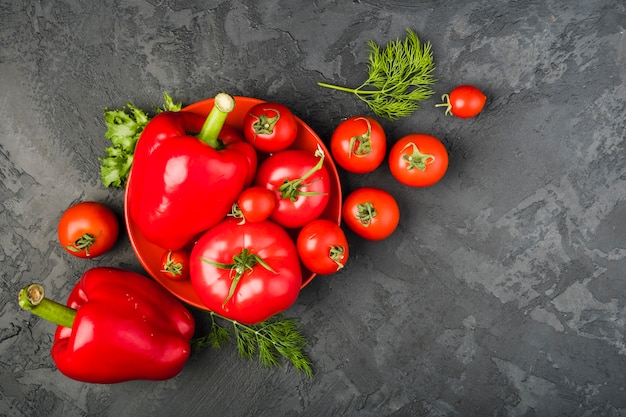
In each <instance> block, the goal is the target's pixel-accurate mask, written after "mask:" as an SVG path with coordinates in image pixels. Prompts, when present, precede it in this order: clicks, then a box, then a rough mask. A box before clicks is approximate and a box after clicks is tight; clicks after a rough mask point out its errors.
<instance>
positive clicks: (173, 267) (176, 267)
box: [161, 250, 185, 276]
mask: <svg viewBox="0 0 626 417" xmlns="http://www.w3.org/2000/svg"><path fill="white" fill-rule="evenodd" d="M184 267H185V266H184V265H183V264H182V262H174V261H173V260H172V251H171V250H170V251H168V252H167V258H166V259H165V262H164V263H163V269H162V270H161V272H167V273H170V274H172V275H173V276H178V275H182V274H183V268H184Z"/></svg>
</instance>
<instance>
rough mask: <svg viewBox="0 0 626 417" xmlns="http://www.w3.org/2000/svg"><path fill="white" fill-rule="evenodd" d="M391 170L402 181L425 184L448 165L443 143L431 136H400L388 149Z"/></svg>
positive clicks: (419, 185) (435, 180)
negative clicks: (389, 149)
mask: <svg viewBox="0 0 626 417" xmlns="http://www.w3.org/2000/svg"><path fill="white" fill-rule="evenodd" d="M389 169H390V170H391V174H392V175H393V176H394V177H395V178H396V179H397V180H398V181H400V182H401V183H402V184H405V185H410V186H412V187H428V186H431V185H433V184H435V183H436V182H438V181H439V180H440V179H441V178H443V176H444V174H445V173H446V170H447V169H448V152H447V151H446V147H445V146H444V145H443V143H441V142H440V141H439V139H437V138H436V137H434V136H431V135H424V134H412V135H408V136H404V137H403V138H400V139H399V140H398V141H397V142H396V143H395V144H394V145H393V146H392V147H391V151H390V152H389Z"/></svg>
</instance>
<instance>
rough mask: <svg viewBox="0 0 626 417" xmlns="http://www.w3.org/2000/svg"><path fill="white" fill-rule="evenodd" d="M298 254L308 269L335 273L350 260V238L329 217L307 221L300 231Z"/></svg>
mask: <svg viewBox="0 0 626 417" xmlns="http://www.w3.org/2000/svg"><path fill="white" fill-rule="evenodd" d="M296 246H297V248H298V255H299V256H300V260H301V261H302V263H303V264H304V266H306V267H307V269H308V270H309V271H311V272H313V273H316V274H322V275H328V274H333V273H335V272H337V271H339V270H340V269H341V268H343V267H344V266H345V264H346V262H347V261H348V255H349V252H350V251H349V249H348V240H347V239H346V235H345V234H344V233H343V230H342V229H341V227H339V225H338V224H337V223H335V222H333V221H330V220H327V219H317V220H313V221H312V222H310V223H307V224H306V225H305V226H304V227H303V228H302V229H301V230H300V232H299V233H298V238H297V241H296Z"/></svg>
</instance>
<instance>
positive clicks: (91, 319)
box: [19, 267, 195, 384]
mask: <svg viewBox="0 0 626 417" xmlns="http://www.w3.org/2000/svg"><path fill="white" fill-rule="evenodd" d="M19 302H20V306H21V307H22V308H24V309H27V310H30V311H32V312H33V313H34V314H36V315H39V316H41V317H43V318H46V319H48V320H51V321H53V322H55V323H56V324H58V325H59V327H58V328H57V330H56V333H55V336H54V345H53V347H52V359H53V360H54V362H55V364H56V366H57V368H58V369H59V371H60V372H61V373H63V374H64V375H66V376H67V377H69V378H72V379H76V380H78V381H83V382H91V383H100V384H110V383H117V382H123V381H130V380H135V379H147V380H164V379H168V378H172V377H174V376H175V375H177V374H178V373H179V372H180V371H181V370H182V369H183V366H184V365H185V363H186V361H187V359H188V358H189V354H190V351H191V347H190V341H191V338H192V337H193V334H194V329H195V322H194V319H193V316H192V315H191V313H190V312H189V310H187V309H186V308H185V307H184V306H183V304H181V303H180V302H179V301H178V300H177V299H176V298H175V297H174V296H173V295H172V294H170V293H169V292H167V290H165V289H164V288H163V287H161V286H160V285H158V284H157V283H156V282H154V281H152V280H150V279H148V278H146V277H144V276H143V275H139V274H137V273H135V272H131V271H125V270H122V269H117V268H105V267H96V268H92V269H90V270H88V271H87V272H85V273H84V274H83V276H82V277H81V279H80V280H79V281H78V283H77V284H76V286H75V287H74V289H73V290H72V292H71V294H70V296H69V298H68V301H67V306H64V305H62V304H59V303H56V302H54V301H52V300H49V299H47V298H45V297H44V294H43V287H41V286H40V285H38V284H32V285H29V286H28V287H26V288H24V289H23V290H22V291H20V298H19Z"/></svg>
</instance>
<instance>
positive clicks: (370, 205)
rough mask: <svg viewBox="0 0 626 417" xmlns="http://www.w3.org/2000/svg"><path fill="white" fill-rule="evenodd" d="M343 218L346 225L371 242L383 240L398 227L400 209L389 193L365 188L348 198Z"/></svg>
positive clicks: (344, 205) (345, 202) (343, 210)
mask: <svg viewBox="0 0 626 417" xmlns="http://www.w3.org/2000/svg"><path fill="white" fill-rule="evenodd" d="M342 216H343V220H344V222H345V223H346V225H347V226H348V227H349V228H350V229H351V230H352V231H353V232H354V233H356V234H357V235H359V236H361V237H363V238H365V239H369V240H382V239H385V238H387V237H389V236H390V235H391V234H392V233H393V232H394V231H395V230H396V228H397V227H398V223H399V221H400V208H399V207H398V202H397V201H396V199H395V198H394V197H393V196H392V195H391V194H389V193H388V192H387V191H384V190H381V189H379V188H374V187H363V188H358V189H356V190H354V191H353V192H352V193H350V194H349V195H348V197H346V200H345V201H344V203H343V209H342Z"/></svg>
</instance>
